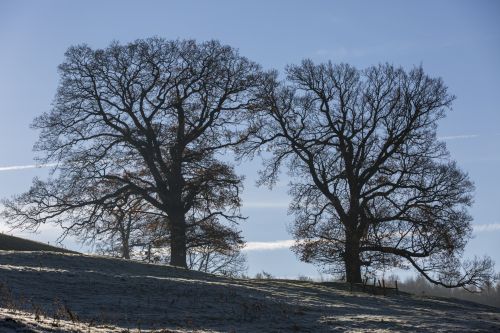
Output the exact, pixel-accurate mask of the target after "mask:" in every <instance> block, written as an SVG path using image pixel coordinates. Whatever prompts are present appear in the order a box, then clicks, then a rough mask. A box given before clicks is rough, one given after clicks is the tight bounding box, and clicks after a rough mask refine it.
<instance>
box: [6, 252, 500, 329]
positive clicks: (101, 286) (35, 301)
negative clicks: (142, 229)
mask: <svg viewBox="0 0 500 333" xmlns="http://www.w3.org/2000/svg"><path fill="white" fill-rule="evenodd" d="M0 284H1V285H0V301H1V307H2V309H0V332H6V333H8V332H128V331H127V330H130V331H133V332H135V331H138V329H139V328H140V329H141V332H148V331H150V330H155V331H156V332H165V333H166V332H336V331H339V332H344V331H357V332H390V331H398V332H399V331H405V332H496V331H498V332H500V309H497V308H492V307H487V306H483V305H478V304H475V303H470V302H465V301H459V300H452V299H442V298H422V297H417V296H413V295H407V294H402V295H399V296H398V295H393V296H387V297H384V296H374V295H369V294H365V293H361V292H350V291H349V290H347V288H346V286H345V285H344V284H340V283H338V284H328V285H324V284H320V283H312V282H303V281H289V280H232V279H226V278H222V277H217V276H213V275H208V274H203V273H199V272H191V271H186V270H183V269H177V268H173V267H169V266H162V265H152V264H144V263H139V262H134V261H126V260H119V259H109V258H103V257H95V256H86V255H75V254H62V253H52V252H12V251H0ZM12 308H17V309H24V311H26V312H22V311H19V310H18V311H13V310H11V309H12Z"/></svg>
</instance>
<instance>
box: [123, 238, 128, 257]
mask: <svg viewBox="0 0 500 333" xmlns="http://www.w3.org/2000/svg"><path fill="white" fill-rule="evenodd" d="M122 258H124V259H130V248H129V245H128V240H127V241H124V242H123V244H122Z"/></svg>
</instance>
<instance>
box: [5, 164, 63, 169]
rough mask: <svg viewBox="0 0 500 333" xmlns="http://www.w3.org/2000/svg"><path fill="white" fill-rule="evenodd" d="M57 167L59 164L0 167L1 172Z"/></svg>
mask: <svg viewBox="0 0 500 333" xmlns="http://www.w3.org/2000/svg"><path fill="white" fill-rule="evenodd" d="M56 165H57V163H46V164H28V165H12V166H4V167H0V171H15V170H26V169H40V168H50V167H53V166H56Z"/></svg>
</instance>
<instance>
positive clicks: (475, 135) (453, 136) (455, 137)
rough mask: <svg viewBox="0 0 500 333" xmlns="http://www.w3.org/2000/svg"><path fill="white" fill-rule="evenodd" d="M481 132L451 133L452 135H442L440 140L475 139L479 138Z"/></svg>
mask: <svg viewBox="0 0 500 333" xmlns="http://www.w3.org/2000/svg"><path fill="white" fill-rule="evenodd" d="M478 137H479V134H464V135H450V136H440V137H438V139H439V140H459V139H474V138H478Z"/></svg>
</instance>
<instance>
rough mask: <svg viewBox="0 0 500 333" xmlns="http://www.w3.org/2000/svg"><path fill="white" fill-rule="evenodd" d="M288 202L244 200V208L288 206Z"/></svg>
mask: <svg viewBox="0 0 500 333" xmlns="http://www.w3.org/2000/svg"><path fill="white" fill-rule="evenodd" d="M288 205H289V203H288V202H272V201H267V202H266V201H248V202H245V201H243V208H287V207H288Z"/></svg>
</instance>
